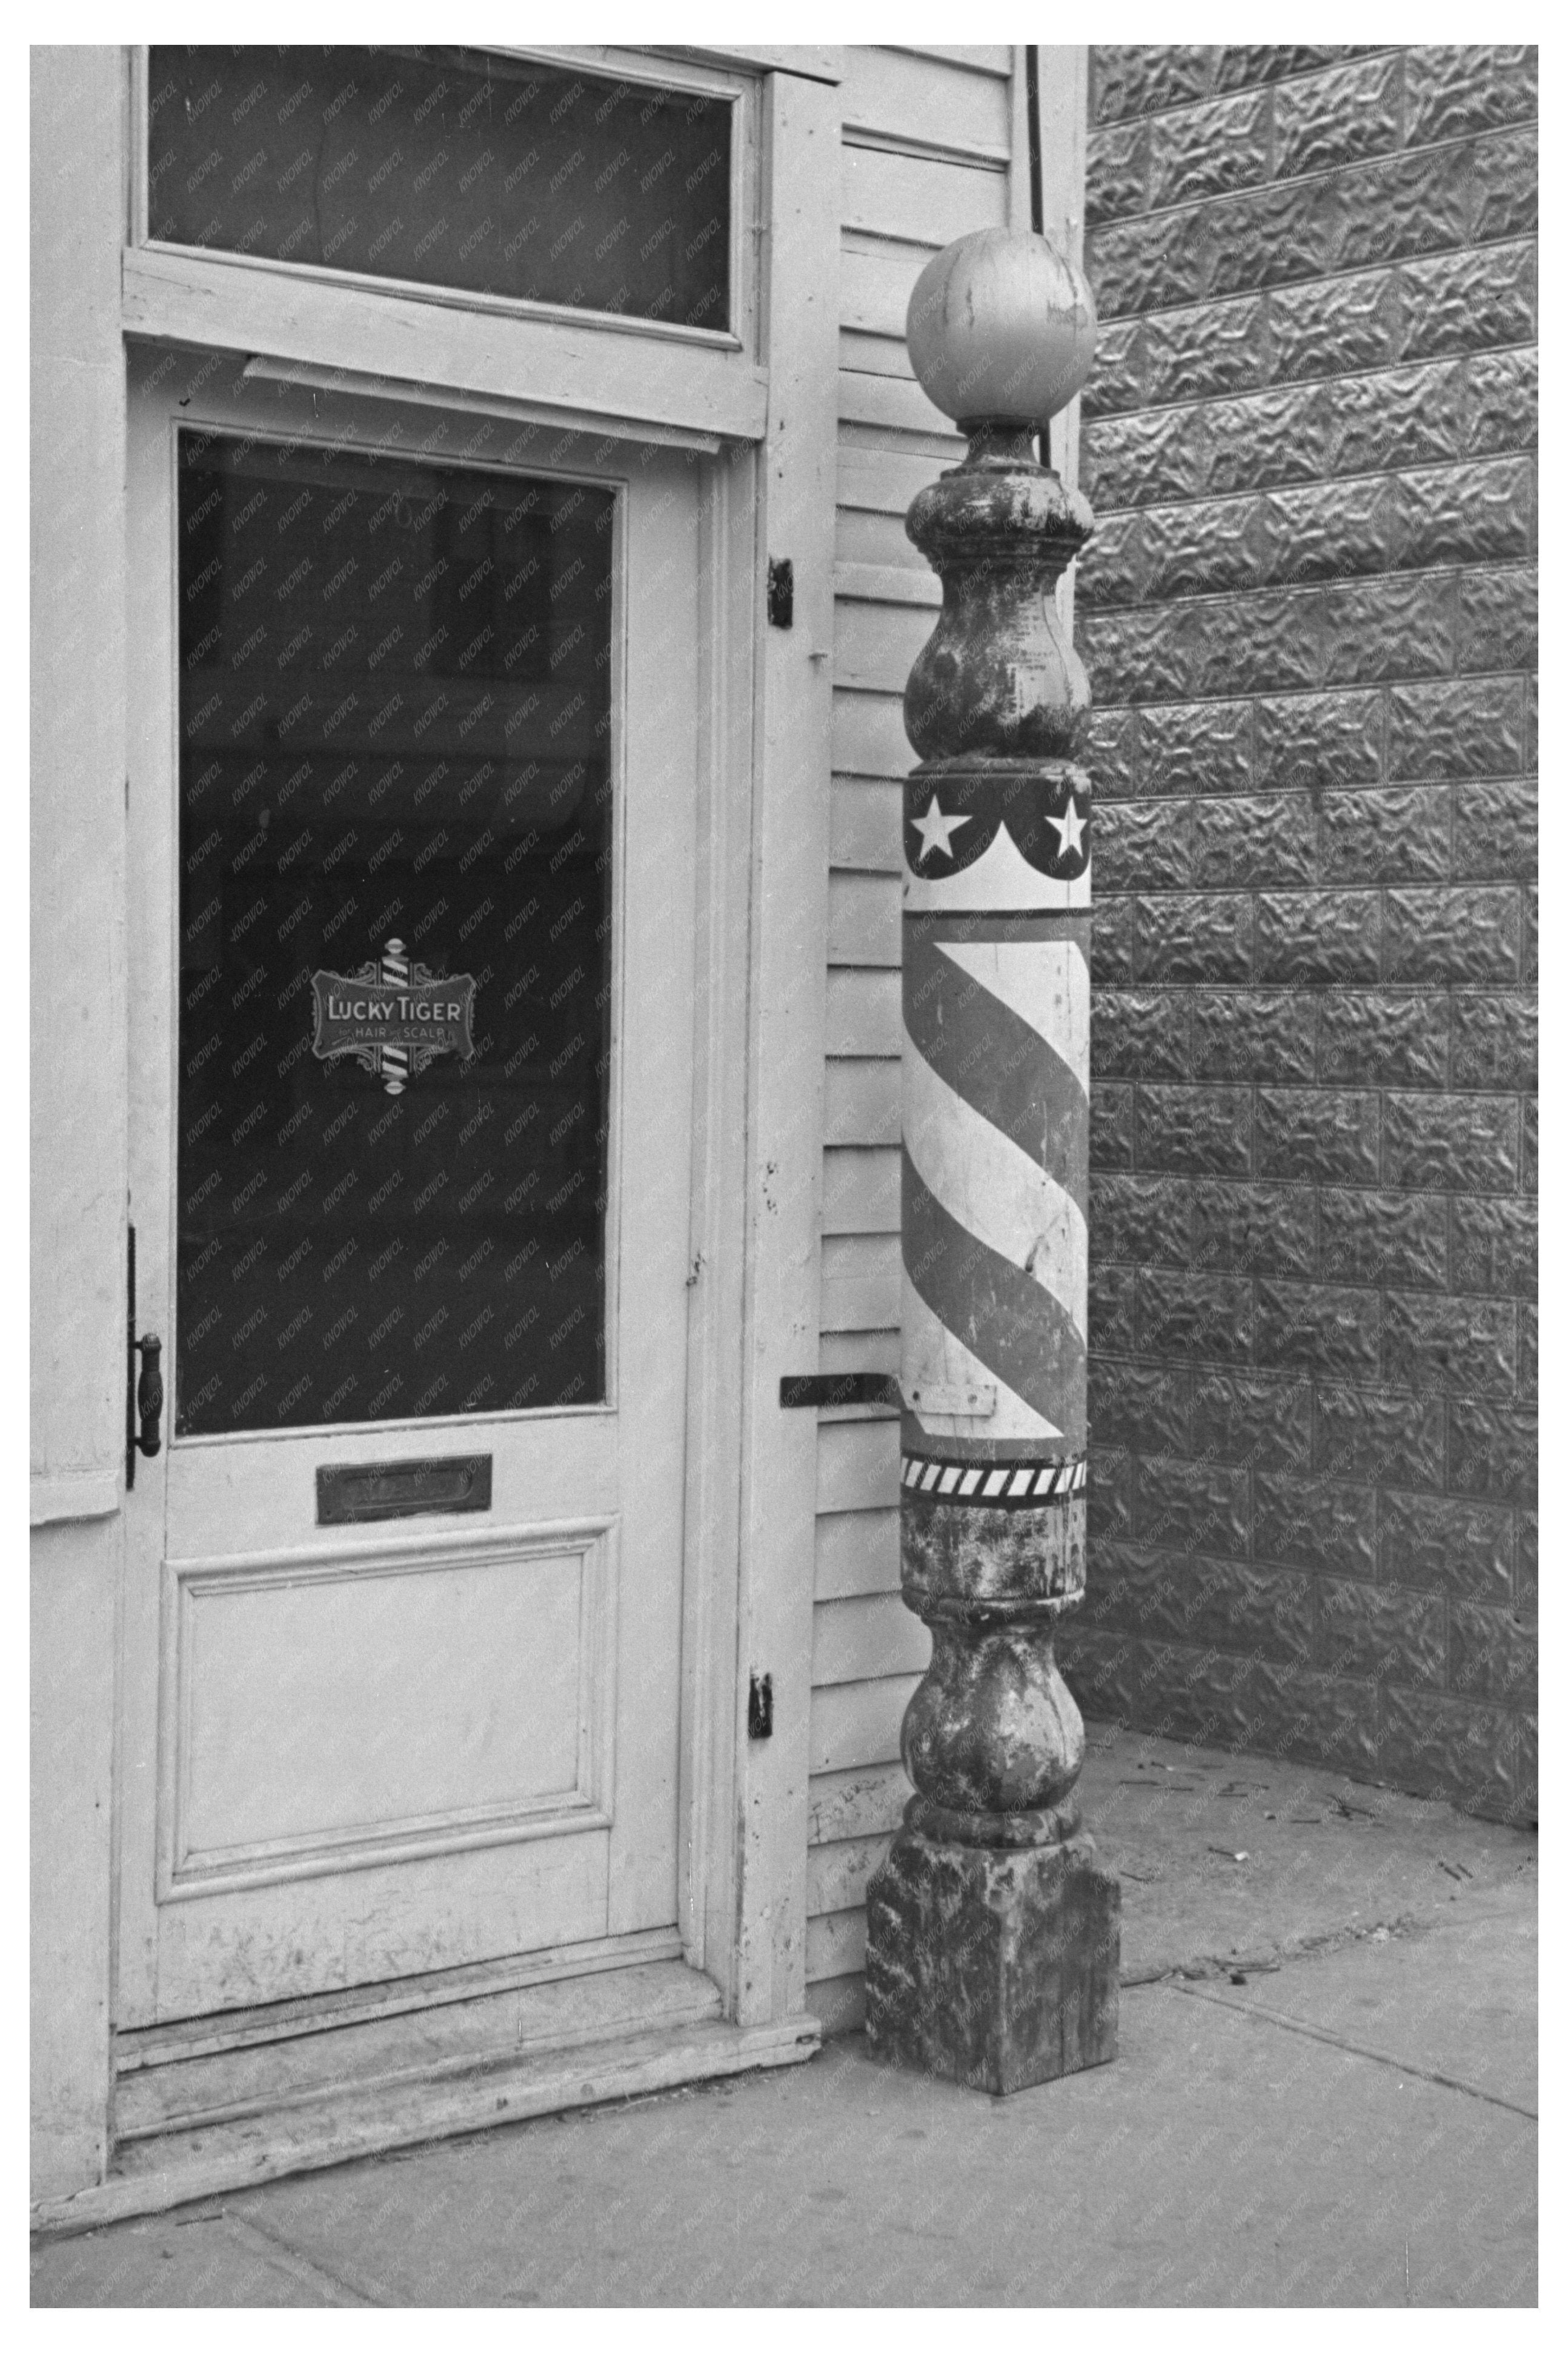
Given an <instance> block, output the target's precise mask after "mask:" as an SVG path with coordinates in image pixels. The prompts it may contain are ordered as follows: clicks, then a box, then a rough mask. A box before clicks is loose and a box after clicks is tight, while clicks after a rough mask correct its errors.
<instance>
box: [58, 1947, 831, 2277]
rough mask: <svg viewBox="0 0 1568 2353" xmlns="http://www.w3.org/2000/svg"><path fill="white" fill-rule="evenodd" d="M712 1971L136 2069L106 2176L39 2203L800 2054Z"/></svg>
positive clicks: (91, 2223)
mask: <svg viewBox="0 0 1568 2353" xmlns="http://www.w3.org/2000/svg"><path fill="white" fill-rule="evenodd" d="M718 2010H719V1994H718V1989H717V1988H716V1987H715V1986H714V1985H713V1984H712V1982H711V1980H710V1978H704V1977H702V1976H701V1975H700V1972H699V1971H697V1970H695V1969H691V1968H687V1967H686V1965H685V1964H684V1963H683V1962H678V1961H662V1962H647V1963H643V1964H640V1965H638V1966H635V1967H633V1968H626V1969H620V1970H612V1971H607V1972H604V1973H601V1974H599V1975H596V1976H594V1977H590V1978H585V1979H582V1980H578V1981H576V1982H575V1983H574V1982H572V1981H565V1982H557V1983H554V1984H551V1985H546V1986H540V1987H534V1988H531V1989H522V1990H521V1991H514V1992H512V1993H511V1994H510V1998H508V1999H507V2000H502V2001H500V2003H499V2005H498V1997H496V1996H495V1995H489V1996H487V1997H485V1998H483V1999H482V2000H481V2001H480V2002H479V2003H478V2004H473V2005H469V2004H447V2005H446V2006H445V2007H444V2008H442V2009H441V2010H438V2011H437V2012H435V2013H431V2012H428V2011H426V2012H421V2013H415V2014H412V2015H410V2014H405V2015H403V2016H402V2017H400V2018H395V2019H394V2018H382V2019H376V2020H363V2019H362V2020H360V2021H355V2022H354V2023H352V2024H347V2025H344V2026H342V2027H336V2028H328V2029H325V2030H322V2029H320V2028H317V2029H315V2030H314V2031H310V2032H308V2033H305V2034H300V2035H299V2036H297V2037H295V2038H291V2039H289V2040H288V2041H281V2042H280V2041H278V2040H270V2041H268V2042H265V2043H260V2044H252V2045H249V2046H247V2047H245V2048H241V2049H238V2050H236V2049H233V2048H230V2049H226V2050H224V2051H219V2052H214V2051H212V2050H211V2049H210V2046H209V2048H208V2049H207V2050H206V2051H205V2052H201V2053H200V2054H199V2055H192V2056H189V2057H184V2056H180V2057H174V2058H171V2059H170V2060H169V2061H168V2062H167V2063H165V2064H162V2065H159V2064H153V2065H149V2064H148V2063H146V2053H145V2051H144V2050H143V2051H142V2052H140V2053H139V2054H138V2063H137V2064H136V2065H135V2067H134V2068H132V2070H130V2071H129V2072H127V2073H125V2074H124V2075H122V2076H121V2079H120V2081H119V2083H118V2084H117V2087H116V2095H115V2100H116V2131H115V2142H114V2154H113V2159H112V2162H111V2165H110V2171H109V2176H108V2178H107V2179H105V2180H104V2181H102V2182H100V2183H97V2184H95V2185H94V2186H92V2187H91V2188H89V2189H81V2190H79V2191H77V2192H76V2193H75V2194H74V2195H73V2196H69V2197H66V2198H60V2199H54V2200H44V2201H41V2202H39V2203H38V2204H36V2205H35V2206H34V2208H33V2211H32V2226H33V2229H34V2230H35V2231H37V2232H49V2233H51V2234H52V2233H68V2232H79V2231H93V2230H98V2229H100V2228H101V2227H102V2226H103V2225H104V2224H105V2223H108V2222H114V2221H121V2220H122V2219H124V2218H126V2217H128V2216H131V2215H135V2214H149V2213H158V2212H162V2211H165V2210H166V2209H167V2208H169V2207H172V2206H182V2205H186V2204H189V2203H190V2202H192V2201H193V2200H199V2199H205V2198H212V2197H218V2196H226V2195H232V2194H233V2193H234V2192H235V2191H237V2190H240V2189H250V2188H254V2187H255V2186H256V2185H257V2184H258V2183H260V2182H264V2181H275V2180H277V2179H279V2178H280V2177H281V2176H283V2175H285V2174H290V2173H304V2172H309V2171H311V2170H313V2169H315V2168H320V2167H322V2166H329V2165H342V2164H346V2163H348V2162H350V2161H351V2160H352V2159H353V2158H362V2157H374V2156H377V2155H379V2154H381V2153H382V2152H383V2151H385V2150H388V2149H395V2148H409V2147H416V2146H417V2145H418V2144H419V2143H420V2142H422V2141H433V2140H442V2139H446V2138H448V2137H452V2136H454V2135H457V2134H461V2133H475V2132H485V2131H489V2130H490V2129H492V2128H493V2127H494V2126H497V2125H501V2124H516V2123H521V2122H522V2121H524V2120H525V2119H526V2118H528V2117H530V2116H557V2115H560V2114H561V2113H562V2112H563V2110H565V2109H569V2108H580V2107H592V2106H597V2105H601V2104H603V2103H604V2102H605V2101H610V2100H624V2099H630V2098H632V2097H633V2096H635V2095H636V2094H639V2093H645V2092H657V2091H667V2090H669V2089H671V2088H673V2087H674V2086H675V2085H677V2084H694V2083H700V2082H704V2081H706V2080H709V2079H710V2078H713V2077H716V2076H721V2075H734V2074H740V2073H743V2072H745V2071H746V2070H748V2069H750V2068H753V2067H784V2066H789V2065H791V2064H793V2063H795V2062H797V2061H800V2060H803V2059H809V2058H810V2057H811V2055H812V2053H813V2052H815V2051H816V2048H817V2045H818V2043H819V2042H820V2039H821V2034H820V2029H819V2027H818V2025H817V2021H816V2020H815V2019H814V2018H809V2017H806V2016H804V2015H803V2016H798V2017H795V2018H791V2019H787V2020H785V2021H782V2022H781V2023H778V2024H772V2025H764V2026H744V2027H743V2026H733V2025H731V2024H730V2023H729V2022H728V2021H725V2020H723V2019H721V2017H720V2016H719V2015H718Z"/></svg>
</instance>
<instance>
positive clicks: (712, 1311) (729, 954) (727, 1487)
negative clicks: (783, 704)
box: [679, 449, 758, 2016]
mask: <svg viewBox="0 0 1568 2353" xmlns="http://www.w3.org/2000/svg"><path fill="white" fill-rule="evenodd" d="M756 499H757V459H756V455H755V452H754V451H752V450H750V449H748V450H744V451H741V452H738V453H735V454H733V455H732V456H731V459H730V461H729V462H728V463H722V464H716V465H714V466H713V467H711V468H710V470H709V472H708V477H707V481H706V485H705V489H704V493H703V498H702V502H701V522H700V530H701V546H700V557H699V580H700V596H701V600H702V601H701V605H700V610H699V615H698V641H699V646H700V662H701V669H700V692H701V696H702V711H701V723H700V737H701V760H702V767H701V774H700V779H699V785H698V817H697V840H698V845H699V865H698V871H697V925H698V932H697V936H698V942H699V962H698V967H697V973H696V997H697V1037H696V1041H695V1054H696V1062H695V1088H694V1100H693V1106H692V1110H693V1127H692V1156H691V1225H690V1237H689V1271H688V1273H687V1293H688V1297H689V1301H690V1314H689V1324H688V1355H687V1391H686V1412H687V1419H686V1531H687V1533H686V1566H687V1586H686V1593H685V1605H684V1615H683V1624H682V1630H681V1725H682V1738H681V1751H680V1757H681V1766H680V1769H681V1778H682V1787H681V1803H680V1819H681V1821H682V1823H683V1825H684V1834H683V1837H682V1842H681V1849H680V1854H679V1923H680V1930H681V1937H682V1944H683V1950H684V1953H685V1957H686V1958H687V1960H688V1961H689V1963H690V1964H691V1966H692V1967H693V1968H701V1969H704V1970H706V1972H707V1973H708V1975H709V1976H710V1977H711V1978H713V1979H714V1980H715V1982H716V1983H717V1984H718V1986H719V1988H720V1990H721V1994H722V1996H723V1999H724V2006H725V2014H726V2016H732V2015H733V2014H734V2002H735V1984H736V1976H737V1954H736V1916H737V1912H736V1907H737V1895H736V1838H735V1829H734V1822H735V1806H736V1801H737V1796H736V1793H737V1776H738V1772H739V1769H740V1766H739V1759H738V1757H737V1748H736V1740H737V1734H736V1723H737V1713H738V1711H737V1700H736V1677H737V1672H738V1665H737V1661H738V1652H739V1639H738V1630H737V1629H738V1611H739V1609H740V1588H739V1568H738V1563H739V1556H740V1544H741V1535H740V1527H741V1464H742V1411H741V1366H742V1319H743V1298H744V1290H745V1253H746V1231H747V1228H746V1218H745V1183H746V1159H745V1133H746V1115H747V1075H748V1073H747V1029H748V1006H749V959H750V940H751V890H752V707H753V673H754V667H755V644H754V639H755V634H756V609H757V560H758V559H757V546H756V536H755V530H754V520H753V519H754V513H755V507H756ZM739 1713H740V1714H741V1715H742V1716H743V1713H744V1711H743V1707H742V1708H741V1709H740V1711H739Z"/></svg>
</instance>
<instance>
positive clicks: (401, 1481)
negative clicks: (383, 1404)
mask: <svg viewBox="0 0 1568 2353" xmlns="http://www.w3.org/2000/svg"><path fill="white" fill-rule="evenodd" d="M492 1459H493V1458H492V1457H491V1456H490V1455H489V1454H440V1455H419V1456H415V1457H412V1458H410V1459H407V1460H405V1461H401V1462H332V1463H322V1464H321V1465H320V1466H319V1467H318V1469H317V1472H316V1525H317V1526H318V1527H323V1528H330V1527H341V1526H342V1525H344V1524H345V1523H346V1522H348V1521H351V1520H412V1519H417V1518H418V1517H419V1515H420V1514H422V1513H426V1512H488V1511H489V1507H490V1464H491V1461H492Z"/></svg>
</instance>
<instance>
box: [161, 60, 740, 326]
mask: <svg viewBox="0 0 1568 2353" xmlns="http://www.w3.org/2000/svg"><path fill="white" fill-rule="evenodd" d="M147 108H148V139H147V182H148V186H147V224H148V233H149V235H150V236H152V237H156V238H158V239H160V240H163V241H165V242H168V243H172V244H176V245H190V246H205V247H209V248H216V249H217V250H218V251H221V252H225V253H245V254H253V255H255V256H257V257H258V258H259V259H265V260H268V261H292V262H309V263H311V264H313V265H314V266H315V267H317V268H318V269H321V268H324V269H342V270H351V271H353V272H355V273H357V274H358V275H360V276H362V277H372V278H386V279H400V280H405V282H406V281H412V282H413V283H415V284H417V285H424V286H448V287H453V288H457V289H459V290H462V291H464V292H468V293H479V294H499V295H510V296H511V297H513V298H514V299H521V300H526V301H534V302H552V303H562V304H566V305H569V306H571V307H572V308H574V309H586V310H591V311H616V312H619V313H622V314H624V315H626V316H629V317H632V318H637V319H662V320H666V321H668V322H671V323H672V324H675V325H679V326H683V327H711V328H718V329H723V328H727V327H728V326H729V324H730V311H731V301H730V145H731V115H732V107H731V100H728V99H726V98H710V97H707V96H704V95H701V94H700V93H696V92H692V91H688V90H665V89H659V88H658V87H656V86H655V85H653V84H651V83H647V82H628V81H621V80H612V79H610V78H609V77H608V76H605V75H595V74H591V73H579V72H577V71H576V70H575V69H563V68H559V67H552V66H542V65H538V64H535V63H533V62H531V61H525V60H522V59H519V58H501V57H496V56H490V55H486V54H484V53H482V52H480V51H477V50H473V49H443V48H433V49H432V48H426V49H370V48H333V49H308V48H287V49H279V48H216V47H215V48H154V49H153V51H152V53H151V58H150V70H149V76H148V100H147Z"/></svg>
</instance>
